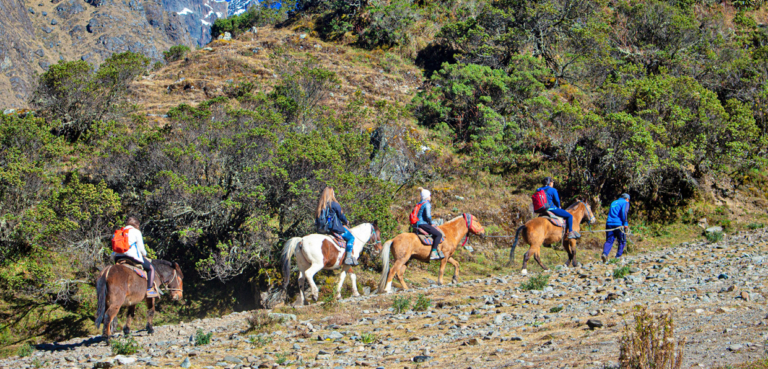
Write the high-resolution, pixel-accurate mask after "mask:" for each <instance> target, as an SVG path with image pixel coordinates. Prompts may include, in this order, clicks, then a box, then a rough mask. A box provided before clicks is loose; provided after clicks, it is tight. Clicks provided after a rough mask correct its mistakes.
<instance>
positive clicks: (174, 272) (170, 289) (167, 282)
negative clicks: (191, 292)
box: [160, 268, 184, 292]
mask: <svg viewBox="0 0 768 369" xmlns="http://www.w3.org/2000/svg"><path fill="white" fill-rule="evenodd" d="M178 277H179V276H178V275H177V274H176V269H175V268H174V269H173V276H171V278H170V279H168V280H167V281H164V280H163V279H162V278H160V284H161V285H162V286H163V287H165V290H166V291H171V292H173V291H179V292H184V290H183V289H181V288H174V287H171V286H170V283H171V282H172V281H175V280H176V278H178Z"/></svg>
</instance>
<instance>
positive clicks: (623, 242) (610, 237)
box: [603, 225, 627, 258]
mask: <svg viewBox="0 0 768 369" xmlns="http://www.w3.org/2000/svg"><path fill="white" fill-rule="evenodd" d="M605 228H606V229H611V228H616V226H609V225H606V226H605ZM616 239H618V240H619V249H618V250H616V257H617V258H618V257H621V255H622V254H624V247H625V246H627V235H625V234H624V230H623V229H621V228H619V229H616V230H613V231H610V232H605V245H603V255H605V256H608V253H610V252H611V247H613V243H614V241H615V240H616Z"/></svg>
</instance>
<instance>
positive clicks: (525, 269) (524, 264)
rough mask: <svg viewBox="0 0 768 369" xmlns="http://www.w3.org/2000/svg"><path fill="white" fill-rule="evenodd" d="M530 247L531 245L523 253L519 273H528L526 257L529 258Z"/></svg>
mask: <svg viewBox="0 0 768 369" xmlns="http://www.w3.org/2000/svg"><path fill="white" fill-rule="evenodd" d="M531 249H533V247H531V248H530V249H528V251H526V252H525V255H523V270H521V271H520V274H522V275H528V269H527V266H528V259H530V258H531Z"/></svg>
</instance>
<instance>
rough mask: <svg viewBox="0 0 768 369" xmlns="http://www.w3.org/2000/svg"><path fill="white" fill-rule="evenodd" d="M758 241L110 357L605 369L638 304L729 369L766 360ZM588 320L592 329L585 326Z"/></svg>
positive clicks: (81, 362)
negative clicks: (623, 269) (541, 284)
mask: <svg viewBox="0 0 768 369" xmlns="http://www.w3.org/2000/svg"><path fill="white" fill-rule="evenodd" d="M766 241H768V232H765V231H760V232H753V233H749V234H747V233H745V234H742V235H738V236H732V237H731V238H730V239H729V240H728V241H727V242H725V241H724V242H720V243H716V244H707V243H701V242H698V243H692V244H682V245H678V246H676V247H672V248H669V249H666V250H662V251H658V252H652V253H646V254H643V255H637V256H631V257H627V258H626V260H625V261H624V263H626V264H625V265H626V266H628V267H629V269H630V272H631V273H630V274H629V275H628V276H626V277H624V278H619V279H615V278H614V277H613V275H614V270H615V269H616V268H618V267H620V266H621V265H619V264H607V265H606V264H597V263H593V264H587V265H584V266H582V267H580V268H575V269H573V268H571V269H562V268H561V269H559V270H553V271H550V273H549V274H550V278H549V284H548V286H547V287H545V288H544V290H543V291H523V290H521V288H520V285H521V283H522V282H524V281H528V279H529V277H524V276H520V275H519V274H518V273H517V272H518V271H519V265H518V266H517V267H516V268H515V269H514V272H515V274H512V275H506V276H495V277H490V278H486V279H479V280H473V281H467V282H462V283H459V284H458V285H451V286H443V287H431V288H420V289H416V290H412V291H409V292H408V293H403V292H397V293H395V294H393V295H387V296H381V295H374V296H365V297H360V298H351V299H347V300H344V301H342V302H341V303H340V304H339V305H338V306H334V307H331V308H325V309H324V308H323V307H321V306H318V305H314V306H306V307H301V308H298V309H293V308H282V309H280V311H281V312H283V313H290V314H293V315H294V316H295V317H296V320H292V318H293V316H288V317H289V319H291V320H287V321H286V322H285V323H283V324H281V325H275V326H273V327H269V328H266V332H265V333H262V334H259V335H255V334H251V333H245V332H244V331H245V330H246V329H247V328H248V323H247V320H246V318H247V317H249V316H250V315H251V314H252V312H244V313H234V314H230V315H228V316H225V317H222V318H218V319H204V320H196V321H192V322H188V323H183V324H179V325H169V326H163V327H157V328H156V330H157V332H156V333H155V334H154V335H152V336H147V334H146V333H145V332H143V331H141V332H137V333H135V334H134V337H135V339H136V340H137V341H138V342H139V343H140V344H141V346H142V349H141V350H140V351H139V353H137V354H136V355H133V356H128V357H124V358H121V360H122V361H123V362H125V363H126V364H128V365H131V366H133V367H150V366H162V367H179V366H180V365H181V364H182V363H184V361H185V359H187V358H188V359H189V362H188V364H190V367H192V368H205V367H210V368H272V367H276V366H290V367H294V368H295V367H317V366H323V367H325V366H327V367H333V368H336V367H342V368H344V367H353V366H371V367H386V368H390V367H398V368H402V367H408V368H415V367H417V366H418V367H428V366H433V367H449V368H468V367H472V368H486V367H487V368H505V367H531V368H602V367H604V366H607V367H611V366H615V365H617V361H618V356H619V344H618V340H619V338H620V337H621V335H622V333H623V330H624V321H625V320H627V321H629V320H630V319H632V317H633V312H634V306H635V305H638V304H641V305H648V306H649V307H650V308H651V310H653V311H654V312H660V311H666V310H669V311H671V312H672V314H673V318H674V321H675V325H676V332H675V335H676V337H677V338H678V339H680V338H685V339H686V341H687V342H686V347H685V362H684V367H686V368H689V367H705V368H711V367H718V366H725V365H733V364H736V363H741V362H746V361H751V360H755V359H758V358H761V357H765V356H766V346H765V342H766V340H768V329H766V322H768V321H767V320H765V318H766V314H768V308H767V307H766V299H765V297H764V296H765V294H766V293H768V291H766V288H765V286H764V285H763V279H764V278H765V276H766V275H768V242H766ZM419 294H424V295H425V296H426V297H427V298H429V299H431V303H432V307H431V308H429V309H427V310H426V311H420V312H414V311H412V310H409V311H407V312H403V313H399V314H396V313H394V312H393V311H392V308H391V307H392V304H393V299H394V297H405V298H409V299H410V300H411V305H413V303H414V302H415V301H416V300H417V297H418V295H419ZM553 308H554V309H553ZM558 308H562V309H561V310H560V311H559V312H550V311H556V310H558ZM588 319H596V320H599V321H600V322H601V323H602V324H603V327H602V328H597V329H594V330H592V329H590V328H589V327H588V326H587V325H586V321H587V320H588ZM198 328H201V329H203V330H204V331H206V332H211V331H212V332H214V333H213V341H212V342H211V344H209V345H204V346H195V345H194V343H193V342H191V341H192V340H191V336H192V335H193V334H194V332H195V331H196V330H197V329H198ZM370 341H372V342H370ZM364 342H365V343H364ZM425 355H426V356H427V357H426V358H417V357H420V356H425ZM414 358H416V360H420V359H424V360H425V361H424V362H420V363H415V362H413V360H414ZM113 361H115V360H114V357H113V356H112V355H111V353H110V349H109V348H108V347H107V346H106V345H105V343H103V342H99V340H98V339H95V338H88V339H74V340H70V341H67V342H61V343H58V344H47V345H39V347H38V350H37V351H36V352H35V353H34V354H33V355H32V356H31V357H27V358H18V357H16V358H8V359H5V360H3V361H0V368H19V367H21V368H25V367H27V368H32V367H35V365H38V366H42V367H56V368H67V367H76V368H93V367H95V366H99V365H100V366H102V367H106V363H108V362H113ZM129 362H131V363H129ZM100 363H103V364H100ZM278 363H282V365H279V364H278Z"/></svg>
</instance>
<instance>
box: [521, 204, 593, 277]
mask: <svg viewBox="0 0 768 369" xmlns="http://www.w3.org/2000/svg"><path fill="white" fill-rule="evenodd" d="M565 210H566V211H567V212H569V213H571V215H573V230H574V231H576V232H578V231H579V230H580V229H581V227H580V224H581V222H582V220H584V219H587V221H588V222H589V224H594V223H595V216H594V215H593V214H592V209H591V208H590V207H589V205H588V204H587V203H585V202H582V201H581V200H577V201H576V203H574V204H573V205H571V206H569V207H568V209H565ZM585 215H586V217H585ZM563 223H565V221H563ZM564 227H565V224H563V227H558V226H556V225H554V224H552V222H550V221H549V219H547V218H543V217H539V218H533V219H531V220H529V221H527V222H526V223H525V224H524V225H522V226H520V227H518V228H517V232H515V242H514V243H513V244H512V250H510V251H509V265H513V264H514V262H515V247H517V240H518V237H519V236H520V231H523V240H525V242H528V244H529V245H531V247H530V248H529V249H528V252H526V253H525V256H524V257H523V270H522V271H520V273H521V274H523V275H526V274H528V270H527V269H526V266H527V265H528V259H529V258H530V257H531V256H533V258H534V259H535V260H536V262H537V263H539V265H540V266H541V268H542V269H544V270H547V269H548V268H547V267H545V266H544V264H542V263H541V258H540V257H539V255H540V253H541V245H542V244H544V243H546V244H555V243H557V242H563V248H564V249H565V252H567V253H568V261H567V262H565V265H566V266H574V267H576V266H579V263H578V262H576V240H574V239H565V240H563V236H564V234H563V230H564Z"/></svg>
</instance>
